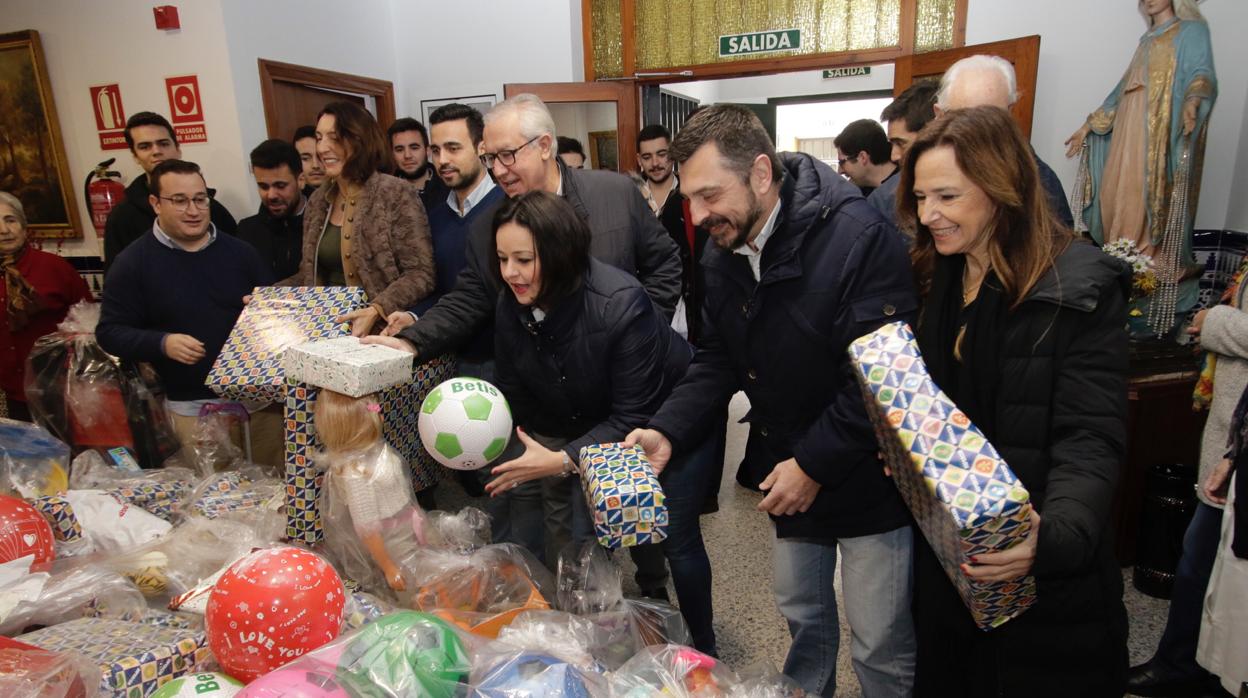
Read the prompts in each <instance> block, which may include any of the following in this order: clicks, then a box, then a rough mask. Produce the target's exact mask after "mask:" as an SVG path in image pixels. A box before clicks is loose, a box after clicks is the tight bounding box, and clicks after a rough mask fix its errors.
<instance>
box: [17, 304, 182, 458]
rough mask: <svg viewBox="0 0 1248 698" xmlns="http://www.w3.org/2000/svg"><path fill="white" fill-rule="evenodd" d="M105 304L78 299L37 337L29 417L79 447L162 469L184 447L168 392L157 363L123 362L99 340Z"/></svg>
mask: <svg viewBox="0 0 1248 698" xmlns="http://www.w3.org/2000/svg"><path fill="white" fill-rule="evenodd" d="M99 308H100V306H99V304H96V303H87V302H81V303H77V304H75V305H74V306H73V307H71V308H70V309H69V314H68V315H67V316H66V318H65V321H64V322H62V323H61V324H60V325H58V326H57V331H56V332H54V333H52V334H49V335H47V336H45V337H42V338H40V339H39V340H38V341H36V342H35V345H34V347H33V349H32V350H31V352H30V355H29V357H28V358H27V367H26V383H25V386H24V387H25V391H26V398H27V400H28V404H29V406H30V412H31V415H32V416H33V417H34V418H35V421H36V422H38V423H39V424H40V425H42V426H43V427H45V428H46V429H47V430H48V431H50V432H51V433H52V434H53V435H55V436H56V437H57V438H59V439H61V440H62V441H64V442H66V443H67V444H69V445H70V447H71V448H73V450H74V451H75V452H78V451H81V450H85V449H88V448H95V447H99V448H104V449H110V448H114V447H121V448H126V449H128V450H129V451H130V452H131V453H133V454H134V455H135V458H136V459H137V460H138V462H139V464H140V465H142V466H143V467H145V468H156V467H159V466H160V464H161V463H163V462H164V461H165V459H166V458H168V457H169V456H170V455H172V454H173V453H174V452H176V451H177V450H178V448H179V446H178V441H177V436H176V435H175V434H174V432H173V425H172V422H171V420H170V418H169V414H168V412H167V411H166V408H165V400H164V390H163V388H162V387H161V386H160V382H159V380H158V379H157V377H156V373H155V371H154V370H153V369H152V368H151V366H148V365H146V364H135V365H131V364H122V363H121V362H119V361H118V360H117V359H116V358H114V357H112V356H110V355H109V354H108V353H106V352H105V351H104V350H103V349H101V348H100V346H99V345H98V344H97V343H96V341H95V326H96V324H98V322H99Z"/></svg>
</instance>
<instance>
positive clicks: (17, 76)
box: [0, 30, 82, 240]
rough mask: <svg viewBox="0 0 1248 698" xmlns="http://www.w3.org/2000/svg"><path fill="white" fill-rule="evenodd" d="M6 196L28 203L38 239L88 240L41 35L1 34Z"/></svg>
mask: <svg viewBox="0 0 1248 698" xmlns="http://www.w3.org/2000/svg"><path fill="white" fill-rule="evenodd" d="M0 191H7V192H9V193H10V194H12V195H14V196H16V197H17V198H18V199H19V200H21V202H22V207H23V208H24V209H25V210H26V220H27V229H28V230H29V232H30V237H31V238H32V239H44V240H49V239H51V240H64V239H71V238H81V237H82V226H81V224H80V221H79V216H78V205H77V203H78V202H77V201H76V200H75V196H74V191H75V189H74V185H73V182H72V181H70V178H69V163H68V162H67V161H66V159H65V144H64V142H63V141H62V140H61V126H60V121H59V120H58V119H57V116H56V104H55V103H54V102H53V101H52V85H51V83H49V82H48V70H47V67H46V66H45V65H44V62H43V47H42V46H41V45H40V43H39V32H37V31H34V30H26V31H19V32H10V33H8V34H0Z"/></svg>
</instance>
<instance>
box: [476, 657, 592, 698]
mask: <svg viewBox="0 0 1248 698" xmlns="http://www.w3.org/2000/svg"><path fill="white" fill-rule="evenodd" d="M472 685H473V688H474V695H477V696H481V698H593V697H594V696H605V695H606V691H605V687H606V683H605V681H603V680H602V677H601V676H600V675H598V674H594V673H592V672H584V671H581V670H580V669H577V668H576V667H575V666H573V665H571V664H568V663H567V662H564V661H563V660H561V659H559V658H557V657H552V656H550V655H548V654H542V653H540V652H529V651H524V652H516V653H513V654H510V655H507V656H505V657H503V658H501V659H498V660H496V661H495V662H494V663H492V664H489V665H487V667H486V668H485V669H484V670H480V671H479V672H474V674H473V679H472Z"/></svg>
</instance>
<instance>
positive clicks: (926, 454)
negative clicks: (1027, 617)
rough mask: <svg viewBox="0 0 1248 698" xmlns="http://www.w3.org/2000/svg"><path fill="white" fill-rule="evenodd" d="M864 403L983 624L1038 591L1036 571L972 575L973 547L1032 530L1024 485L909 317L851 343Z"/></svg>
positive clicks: (994, 546) (912, 503)
mask: <svg viewBox="0 0 1248 698" xmlns="http://www.w3.org/2000/svg"><path fill="white" fill-rule="evenodd" d="M849 355H850V360H851V361H852V362H853V363H854V366H855V368H856V369H857V370H856V371H855V374H856V375H857V376H858V379H859V383H860V384H861V385H862V388H863V393H864V396H865V398H866V402H867V413H868V414H869V415H870V416H871V420H872V422H873V423H874V424H875V430H876V435H877V437H878V438H879V441H880V446H881V448H882V450H883V453H884V457H885V459H886V460H887V461H888V464H889V467H890V468H891V469H892V472H893V479H894V480H895V481H896V483H897V488H898V489H899V490H900V491H901V496H902V499H904V500H905V502H906V506H908V507H909V508H910V511H911V512H912V513H913V514H914V518H915V520H916V521H917V522H918V524H919V528H920V529H921V530H922V531H923V535H924V537H926V538H927V542H928V543H929V544H931V546H932V550H933V551H935V553H936V556H937V557H938V558H939V559H940V562H941V566H943V567H944V568H945V573H946V574H947V575H949V579H950V580H951V581H952V582H953V585H954V587H956V588H957V590H958V594H959V595H961V597H962V601H963V602H964V603H965V604H966V607H967V608H968V609H970V611H971V616H972V617H973V618H974V620H975V624H976V625H978V626H979V628H980V629H982V630H988V629H990V628H995V627H998V626H1000V625H1001V624H1003V623H1005V622H1006V621H1008V620H1010V619H1011V618H1013V617H1015V616H1017V615H1018V614H1020V613H1022V612H1023V611H1025V610H1027V608H1029V607H1030V606H1031V605H1032V604H1033V603H1035V601H1036V580H1035V578H1034V577H1031V576H1027V577H1023V578H1021V579H1018V580H1015V581H1010V582H977V581H972V580H971V579H970V578H968V577H967V576H966V575H964V574H963V573H962V571H961V570H960V569H959V565H961V564H963V563H968V564H969V563H970V558H971V556H973V555H981V554H983V553H990V552H997V551H1001V550H1005V549H1007V548H1010V547H1013V546H1014V545H1015V544H1017V543H1019V542H1021V541H1022V540H1023V539H1024V538H1026V537H1027V535H1028V534H1029V533H1030V532H1031V518H1030V517H1031V501H1030V495H1029V494H1028V493H1027V490H1026V488H1024V487H1023V485H1022V483H1021V482H1019V480H1018V478H1017V477H1016V476H1015V475H1014V473H1013V472H1012V471H1011V470H1010V468H1009V466H1008V465H1006V464H1005V461H1004V460H1002V458H1001V456H1000V455H999V454H998V453H997V450H996V449H995V448H993V446H992V444H990V443H988V440H987V439H986V438H984V435H983V433H982V432H980V430H979V429H978V428H976V426H975V425H974V424H972V423H971V420H970V419H968V418H967V416H966V414H965V413H963V412H962V411H961V410H959V409H958V407H957V405H955V404H953V401H952V400H950V399H949V397H948V396H947V395H945V394H944V393H943V392H941V390H940V388H938V387H937V386H936V384H935V383H934V382H933V381H932V379H931V376H930V375H929V374H928V372H927V366H926V365H925V364H924V363H923V358H922V356H920V354H919V347H918V344H917V343H916V342H915V339H914V334H913V333H912V332H911V331H910V327H909V326H908V325H906V324H905V323H902V322H895V323H892V324H889V325H885V326H883V327H881V328H880V329H878V330H876V331H875V332H872V333H871V334H868V335H865V336H863V337H860V338H858V339H857V340H855V341H854V342H853V343H852V344H850V346H849Z"/></svg>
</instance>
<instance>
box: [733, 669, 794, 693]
mask: <svg viewBox="0 0 1248 698" xmlns="http://www.w3.org/2000/svg"><path fill="white" fill-rule="evenodd" d="M737 673H738V676H739V677H740V681H741V682H740V683H738V684H735V685H733V686H731V687H730V688H729V689H728V692H727V695H728V697H729V698H803V696H805V695H806V691H804V690H802V687H801V686H799V685H798V683H797V682H796V681H794V680H793V679H790V678H789V677H787V676H785V675H784V674H781V673H780V672H778V671H776V668H775V667H773V666H771V665H769V664H767V663H765V662H764V663H760V664H756V665H754V666H751V667H748V668H746V669H744V670H742V671H740V672H737Z"/></svg>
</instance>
